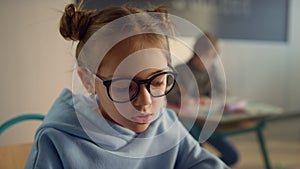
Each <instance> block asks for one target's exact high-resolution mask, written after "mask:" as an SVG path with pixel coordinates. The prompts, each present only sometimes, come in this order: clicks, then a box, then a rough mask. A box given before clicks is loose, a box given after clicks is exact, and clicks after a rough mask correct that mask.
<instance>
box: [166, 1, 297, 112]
mask: <svg viewBox="0 0 300 169" xmlns="http://www.w3.org/2000/svg"><path fill="white" fill-rule="evenodd" d="M299 7H300V1H296V0H291V1H290V4H289V9H290V10H289V21H288V24H289V25H288V27H289V32H288V41H287V42H278V41H277V42H275V41H257V40H234V39H220V41H219V49H220V58H221V60H222V63H223V66H224V70H225V74H226V78H227V88H228V90H227V91H228V93H227V96H228V97H239V98H241V99H245V100H249V101H258V102H263V103H267V104H273V105H277V106H280V107H282V108H284V110H285V112H290V111H299V110H300V104H299V100H300V76H299V72H300V67H299V66H298V63H300V57H299V54H300V48H299V44H300V31H299V30H300V22H299V19H298V18H299V16H300V13H299V10H297V9H299ZM275 19H276V18H275ZM297 19H298V20H297ZM182 39H183V40H184V41H185V42H186V43H187V44H190V45H191V46H192V45H193V44H194V42H195V38H194V37H184V38H182ZM171 45H172V46H171V48H172V51H173V52H174V54H175V55H176V56H184V57H183V60H187V59H188V58H189V57H190V56H191V54H192V53H191V51H190V50H188V49H187V48H184V49H182V46H180V45H178V44H176V43H171ZM174 60H175V59H174ZM175 64H177V63H175Z"/></svg>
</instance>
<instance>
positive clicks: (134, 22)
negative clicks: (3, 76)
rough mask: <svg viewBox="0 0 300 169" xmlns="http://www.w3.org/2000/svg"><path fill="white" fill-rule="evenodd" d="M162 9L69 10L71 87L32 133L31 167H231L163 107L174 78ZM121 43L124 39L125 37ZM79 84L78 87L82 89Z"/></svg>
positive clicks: (64, 21)
mask: <svg viewBox="0 0 300 169" xmlns="http://www.w3.org/2000/svg"><path fill="white" fill-rule="evenodd" d="M170 32H171V27H170V24H169V21H168V18H167V13H166V11H164V10H163V9H162V8H157V9H154V10H151V11H143V10H141V9H137V8H133V7H111V8H107V9H104V10H102V11H96V10H82V9H81V7H80V6H79V7H77V6H76V5H75V4H70V5H67V6H66V8H65V12H64V14H63V16H62V18H61V22H60V33H61V35H62V36H63V37H64V38H65V39H68V40H73V41H78V44H77V48H76V60H77V64H78V69H77V73H78V76H79V79H80V82H81V84H82V86H83V87H84V90H85V91H86V92H88V93H89V94H90V96H85V95H84V93H83V92H79V89H78V88H79V87H78V84H77V83H76V81H75V83H76V84H73V87H74V88H73V92H71V91H70V90H68V89H65V90H64V91H63V92H62V93H61V95H60V96H59V98H58V99H57V100H56V102H55V103H54V105H53V107H52V108H51V110H50V112H49V113H48V115H47V117H46V118H45V120H44V122H43V124H42V125H41V126H40V127H39V129H38V131H37V134H36V136H35V142H34V145H33V148H32V151H31V154H30V156H29V158H28V160H27V164H26V168H27V169H29V168H55V169H59V168H110V169H111V168H112V169H117V168H122V169H123V168H133V169H147V168H149V169H150V168H163V169H168V168H169V169H171V168H172V169H173V168H177V169H185V168H201V169H204V168H207V169H212V168H214V169H215V168H227V166H226V165H225V164H224V163H223V162H221V160H219V159H218V158H216V157H215V156H213V155H212V154H210V153H208V152H207V151H206V150H204V149H202V148H201V147H200V146H199V144H198V143H197V141H195V140H194V139H193V138H192V137H191V136H190V135H189V134H188V132H187V131H186V129H185V128H184V127H183V126H182V125H181V123H180V122H179V121H178V119H177V116H176V114H175V113H174V112H173V111H171V110H169V109H166V108H165V107H164V105H165V98H164V96H165V95H166V94H167V93H168V92H170V90H171V89H172V87H173V85H174V82H175V77H176V73H175V72H174V71H173V69H172V67H171V59H170V54H169V45H168V40H167V36H168V35H169V34H170ZM120 39H121V40H120ZM79 86H80V85H79Z"/></svg>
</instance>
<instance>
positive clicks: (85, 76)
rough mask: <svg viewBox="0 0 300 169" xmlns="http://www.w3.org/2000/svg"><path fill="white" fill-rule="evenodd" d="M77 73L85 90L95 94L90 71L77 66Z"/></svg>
mask: <svg viewBox="0 0 300 169" xmlns="http://www.w3.org/2000/svg"><path fill="white" fill-rule="evenodd" d="M77 73H78V76H79V77H80V79H81V81H82V84H83V85H84V87H85V88H86V90H87V91H88V92H89V93H91V94H95V81H94V78H93V75H92V73H91V72H90V71H89V70H88V69H86V68H83V67H78V69H77Z"/></svg>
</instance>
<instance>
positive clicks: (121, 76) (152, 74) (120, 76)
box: [97, 68, 170, 80]
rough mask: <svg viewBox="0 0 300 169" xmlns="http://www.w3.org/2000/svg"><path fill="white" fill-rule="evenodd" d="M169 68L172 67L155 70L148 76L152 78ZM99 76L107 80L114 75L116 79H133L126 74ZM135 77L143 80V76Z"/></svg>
mask: <svg viewBox="0 0 300 169" xmlns="http://www.w3.org/2000/svg"><path fill="white" fill-rule="evenodd" d="M168 70H170V68H165V69H161V70H157V71H155V72H152V73H151V74H150V75H148V76H147V78H151V77H152V76H154V75H156V74H158V73H161V72H164V71H168ZM97 76H100V77H101V78H103V79H105V80H111V79H112V78H113V77H114V79H119V78H130V79H131V77H129V76H126V75H124V76H123V75H117V76H113V75H109V76H105V77H104V76H101V75H97ZM134 77H136V76H134ZM134 79H137V80H141V79H143V78H134Z"/></svg>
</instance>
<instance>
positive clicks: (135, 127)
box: [131, 123, 149, 133]
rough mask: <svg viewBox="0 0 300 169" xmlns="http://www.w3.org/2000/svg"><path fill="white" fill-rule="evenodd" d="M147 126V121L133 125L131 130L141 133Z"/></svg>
mask: <svg viewBox="0 0 300 169" xmlns="http://www.w3.org/2000/svg"><path fill="white" fill-rule="evenodd" d="M148 127H149V123H147V124H138V125H136V126H134V127H133V128H132V129H131V130H132V131H134V132H136V133H142V132H144V131H146V130H147V129H148Z"/></svg>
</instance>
